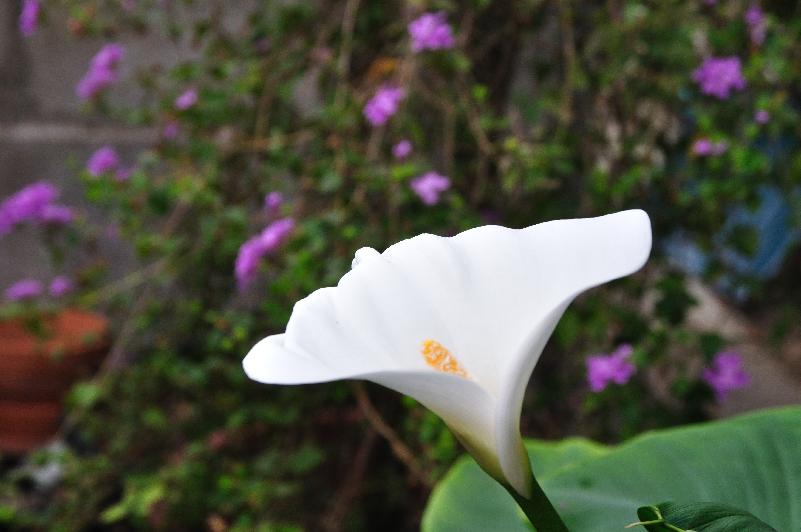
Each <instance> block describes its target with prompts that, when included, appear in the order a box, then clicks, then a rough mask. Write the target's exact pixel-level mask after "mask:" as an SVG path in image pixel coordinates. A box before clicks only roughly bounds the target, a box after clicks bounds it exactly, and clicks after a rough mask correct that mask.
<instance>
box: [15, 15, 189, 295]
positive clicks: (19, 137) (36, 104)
mask: <svg viewBox="0 0 801 532" xmlns="http://www.w3.org/2000/svg"><path fill="white" fill-rule="evenodd" d="M18 4H19V2H17V1H16V0H2V2H0V199H2V198H5V197H7V196H8V195H10V194H11V193H13V192H14V191H16V190H18V189H19V188H21V187H22V186H24V185H26V184H28V183H31V182H34V181H38V180H41V179H46V180H49V181H51V182H53V183H55V184H57V185H58V186H60V187H61V189H62V191H63V192H62V200H63V202H64V203H66V204H69V205H71V206H77V207H78V208H79V209H80V210H81V211H83V212H84V213H86V214H87V215H88V216H89V217H90V218H95V219H97V213H96V212H94V211H93V209H92V208H91V206H89V205H86V204H84V203H82V199H81V192H80V189H79V184H78V182H77V179H76V177H75V165H76V164H78V165H83V163H84V161H86V160H87V158H88V157H89V155H90V154H91V153H92V152H93V151H94V150H95V149H97V148H98V147H99V146H102V145H104V144H111V145H113V146H115V147H116V148H117V149H118V151H119V152H120V154H121V156H122V157H123V158H124V159H125V160H126V161H133V160H135V158H136V155H137V153H138V152H139V151H140V150H141V149H142V148H144V147H146V146H147V145H148V144H149V143H150V142H152V140H153V139H154V138H155V132H154V131H151V130H148V129H136V128H129V127H126V126H124V125H122V124H118V123H114V122H113V121H110V120H108V119H105V118H103V117H102V116H99V115H97V114H92V113H91V112H87V109H86V107H85V105H84V104H83V102H81V101H80V100H79V99H78V98H77V97H76V96H75V85H76V84H77V82H78V80H79V79H80V78H81V76H83V74H84V73H85V72H86V69H87V67H88V65H89V61H90V60H91V58H92V56H93V55H94V54H95V53H96V52H97V50H98V49H100V47H101V46H102V45H103V44H104V41H101V40H97V39H80V40H79V39H75V38H73V37H71V36H69V35H68V34H67V33H66V31H65V28H64V24H63V20H64V18H61V17H59V15H60V14H58V13H51V14H50V15H51V16H50V17H49V18H50V20H51V22H52V24H50V25H41V26H40V28H39V30H38V31H37V32H36V33H35V34H34V35H33V36H31V37H28V38H24V37H22V36H21V35H20V34H19V32H18V30H17V16H18V13H17V9H18ZM61 15H63V14H61ZM122 42H124V44H125V46H126V49H127V55H126V58H125V61H124V62H123V64H122V65H121V69H120V73H121V78H122V80H123V82H121V83H119V84H118V85H116V86H115V87H114V88H113V89H112V90H111V91H109V98H110V100H111V101H112V102H114V103H116V104H128V105H130V104H133V103H134V102H136V101H137V99H138V98H139V97H140V95H139V93H138V92H137V90H136V88H135V85H134V84H133V83H125V82H124V80H125V79H127V78H130V77H132V76H133V74H134V72H135V71H136V69H138V68H142V67H144V66H147V65H150V64H153V62H154V58H158V62H160V63H162V64H167V65H169V64H173V63H175V62H176V61H178V60H179V59H180V57H181V56H182V55H186V53H187V52H186V50H184V51H183V52H179V50H178V49H177V47H175V46H171V45H168V43H166V42H165V40H164V39H161V38H158V37H155V36H152V35H149V36H144V37H140V38H138V39H123V41H122ZM70 162H72V164H70ZM39 240H40V239H39V234H38V232H37V231H36V230H35V229H34V228H22V229H21V230H18V231H15V232H14V233H12V234H10V235H7V236H5V237H1V238H0V291H2V290H4V289H5V287H6V286H7V285H8V284H10V283H11V282H14V281H15V280H17V279H19V278H21V277H28V276H32V277H40V278H48V277H49V276H50V275H51V274H52V273H54V272H52V271H51V269H50V267H49V263H48V260H47V256H46V253H45V252H44V249H43V248H42V246H41V245H40V242H39ZM112 248H113V245H112ZM110 251H111V256H112V257H115V258H116V259H115V260H120V257H121V256H127V255H121V254H120V253H119V252H118V251H115V250H113V249H111V250H110ZM118 266H123V269H125V268H124V265H118Z"/></svg>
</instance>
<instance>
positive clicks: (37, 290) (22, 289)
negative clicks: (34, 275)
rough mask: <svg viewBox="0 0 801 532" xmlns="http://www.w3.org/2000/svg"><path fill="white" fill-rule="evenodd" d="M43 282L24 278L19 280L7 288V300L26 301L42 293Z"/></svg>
mask: <svg viewBox="0 0 801 532" xmlns="http://www.w3.org/2000/svg"><path fill="white" fill-rule="evenodd" d="M43 290H44V288H43V287H42V283H40V282H39V281H37V280H35V279H23V280H21V281H17V282H16V283H14V284H12V285H11V286H9V287H8V288H7V289H6V292H5V298H6V300H7V301H24V300H26V299H33V298H35V297H39V296H40V295H42V291H43Z"/></svg>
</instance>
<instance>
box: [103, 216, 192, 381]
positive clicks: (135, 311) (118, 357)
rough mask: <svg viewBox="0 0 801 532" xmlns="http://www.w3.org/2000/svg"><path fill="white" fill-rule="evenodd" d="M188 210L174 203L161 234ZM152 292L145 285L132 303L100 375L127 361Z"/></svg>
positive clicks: (174, 226) (171, 229) (173, 227)
mask: <svg viewBox="0 0 801 532" xmlns="http://www.w3.org/2000/svg"><path fill="white" fill-rule="evenodd" d="M188 211H189V204H188V203H179V204H178V205H176V207H175V209H173V211H172V213H171V214H170V217H169V218H168V219H167V221H166V222H165V223H164V228H163V229H162V231H161V233H162V235H163V236H164V237H165V238H167V237H169V236H170V235H172V233H173V232H174V231H175V230H176V229H177V228H178V226H179V225H180V223H181V221H182V220H183V218H184V216H185V215H186V213H187V212H188ZM152 293H153V285H152V284H150V285H147V286H146V287H145V288H144V289H143V290H142V292H141V294H140V296H139V299H138V300H137V301H136V303H135V304H134V307H133V308H132V309H131V311H130V312H129V313H128V317H127V318H126V320H125V322H124V323H123V326H122V328H121V329H120V332H119V334H118V335H117V338H116V340H115V341H114V344H113V345H112V347H111V350H110V351H109V354H108V356H107V357H106V359H105V360H104V361H103V365H102V366H101V368H100V372H99V374H100V375H103V374H105V373H107V372H110V371H115V370H118V369H121V368H123V367H124V366H125V365H126V364H127V363H128V357H127V355H126V347H127V346H128V343H129V342H130V340H131V338H132V337H133V335H134V333H136V329H137V324H136V317H137V316H139V314H140V313H141V312H142V310H143V309H144V308H145V305H146V304H147V302H148V301H149V300H150V296H151V294H152Z"/></svg>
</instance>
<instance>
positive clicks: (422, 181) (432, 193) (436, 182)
mask: <svg viewBox="0 0 801 532" xmlns="http://www.w3.org/2000/svg"><path fill="white" fill-rule="evenodd" d="M410 186H411V188H412V190H413V191H414V193H415V194H417V195H418V196H419V197H420V199H421V200H422V201H423V203H425V204H426V205H429V206H431V205H436V204H437V203H439V197H440V194H442V193H443V192H444V191H446V190H448V188H450V186H451V180H450V179H448V178H447V177H445V176H444V175H440V174H438V173H436V172H426V173H425V174H423V175H421V176H419V177H416V178H414V179H413V180H412V182H411V184H410Z"/></svg>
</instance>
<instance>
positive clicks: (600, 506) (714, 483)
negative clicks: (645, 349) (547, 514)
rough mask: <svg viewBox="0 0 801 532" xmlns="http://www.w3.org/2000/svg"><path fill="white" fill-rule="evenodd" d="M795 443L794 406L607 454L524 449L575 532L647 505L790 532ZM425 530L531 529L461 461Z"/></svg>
mask: <svg viewBox="0 0 801 532" xmlns="http://www.w3.org/2000/svg"><path fill="white" fill-rule="evenodd" d="M799 441H801V407H789V408H780V409H773V410H766V411H763V412H758V413H754V414H749V415H746V416H742V417H738V418H733V419H729V420H725V421H717V422H712V423H705V424H700V425H695V426H690V427H682V428H677V429H670V430H664V431H658V432H652V433H648V434H645V435H642V436H639V437H637V438H635V439H633V440H631V441H629V442H627V443H624V444H622V445H620V446H618V447H615V448H609V449H607V448H603V447H599V446H597V445H595V444H593V443H590V442H586V441H584V440H576V439H571V440H566V441H565V442H562V443H554V444H546V443H542V442H529V443H527V449H528V451H529V456H530V457H531V461H532V465H533V468H534V471H535V473H536V474H537V478H538V479H539V481H540V484H541V485H542V487H543V489H544V490H545V492H546V493H547V494H548V496H549V497H550V498H551V500H552V501H553V503H554V505H555V506H556V508H557V509H558V510H559V512H560V514H561V515H562V517H563V518H564V520H565V522H566V524H567V526H568V527H569V528H570V530H571V531H573V532H583V531H586V532H605V531H614V530H620V531H622V530H623V529H624V527H625V526H626V525H628V524H630V523H631V522H632V521H634V520H635V519H636V517H635V512H636V509H637V508H639V507H642V506H648V505H652V504H653V503H654V501H673V502H674V503H676V504H687V503H696V502H698V501H714V502H716V503H719V504H725V505H731V506H732V507H734V508H741V509H742V510H745V511H748V512H750V513H751V514H753V515H754V516H755V517H756V518H757V519H760V520H762V521H764V522H765V523H768V524H769V525H770V526H772V527H774V528H775V529H776V530H780V531H785V530H787V531H790V530H801V445H799V444H798V442H799ZM576 449H582V451H581V452H576ZM554 456H560V457H561V459H560V460H554V459H553V457H554ZM423 530H424V531H428V532H449V531H457V530H458V531H472V530H475V531H478V530H484V531H487V532H491V531H496V530H497V531H501V530H503V531H507V532H515V531H530V530H531V527H530V525H529V524H528V523H527V522H526V521H525V520H524V518H523V517H522V514H520V512H519V510H518V509H517V507H516V505H515V503H514V501H512V499H511V497H509V495H508V494H506V492H505V491H504V489H503V488H502V487H501V486H500V485H498V484H496V483H495V482H494V481H493V480H491V479H490V478H489V477H488V476H487V475H486V474H484V473H483V472H482V471H481V470H480V469H479V467H478V466H477V465H476V464H475V463H474V462H473V461H472V460H470V459H462V460H460V461H459V462H457V464H456V465H455V466H454V467H453V469H452V470H451V471H450V472H449V473H448V474H447V475H446V476H445V478H444V479H443V481H442V482H441V483H440V484H439V485H438V486H437V487H436V489H435V490H434V493H433V494H432V496H431V499H430V500H429V503H428V507H427V508H426V512H425V515H424V517H423ZM713 530H714V529H713ZM746 530H747V529H746ZM755 530H761V529H755ZM767 530H769V529H767ZM674 532H675V531H674Z"/></svg>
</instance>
